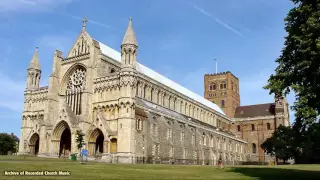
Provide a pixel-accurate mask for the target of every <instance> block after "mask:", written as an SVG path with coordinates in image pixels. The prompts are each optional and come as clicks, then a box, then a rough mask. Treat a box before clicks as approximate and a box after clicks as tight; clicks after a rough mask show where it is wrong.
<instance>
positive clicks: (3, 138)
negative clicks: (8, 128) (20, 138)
mask: <svg viewBox="0 0 320 180" xmlns="http://www.w3.org/2000/svg"><path fill="white" fill-rule="evenodd" d="M8 151H11V152H16V140H15V138H14V137H12V136H11V135H9V134H7V133H0V154H1V155H7V154H8Z"/></svg>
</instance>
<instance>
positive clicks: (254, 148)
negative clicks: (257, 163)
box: [252, 143, 257, 154]
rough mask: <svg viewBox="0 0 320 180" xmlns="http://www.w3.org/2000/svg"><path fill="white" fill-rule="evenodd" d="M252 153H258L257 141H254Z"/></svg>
mask: <svg viewBox="0 0 320 180" xmlns="http://www.w3.org/2000/svg"><path fill="white" fill-rule="evenodd" d="M252 153H253V154H256V153H257V145H256V144H255V143H252Z"/></svg>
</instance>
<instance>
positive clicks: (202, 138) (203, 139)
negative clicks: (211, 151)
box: [201, 133, 206, 145]
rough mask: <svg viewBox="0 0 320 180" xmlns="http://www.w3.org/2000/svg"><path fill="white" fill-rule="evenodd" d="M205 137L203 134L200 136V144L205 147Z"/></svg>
mask: <svg viewBox="0 0 320 180" xmlns="http://www.w3.org/2000/svg"><path fill="white" fill-rule="evenodd" d="M205 137H206V135H205V133H203V134H202V137H201V142H202V144H203V145H206V143H205V142H206V139H205Z"/></svg>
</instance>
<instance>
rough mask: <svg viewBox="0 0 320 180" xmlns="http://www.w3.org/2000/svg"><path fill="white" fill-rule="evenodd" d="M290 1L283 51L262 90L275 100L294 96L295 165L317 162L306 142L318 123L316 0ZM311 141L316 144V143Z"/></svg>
mask: <svg viewBox="0 0 320 180" xmlns="http://www.w3.org/2000/svg"><path fill="white" fill-rule="evenodd" d="M291 1H292V2H293V3H294V5H295V7H294V8H293V9H291V10H290V12H289V13H288V16H287V17H286V18H285V22H286V24H285V30H286V31H287V33H288V35H287V37H286V38H285V43H284V45H285V47H284V48H283V50H282V54H281V55H280V57H279V58H278V59H277V60H276V62H277V63H278V67H277V68H276V69H275V74H272V75H271V76H270V78H269V80H268V84H267V85H266V86H265V88H266V89H269V90H270V94H272V93H274V94H275V95H277V96H282V95H287V94H288V93H290V91H294V92H295V95H296V100H295V102H294V105H293V107H292V109H293V110H294V111H295V117H296V119H295V122H294V124H293V127H292V129H293V131H294V132H295V133H294V142H292V143H293V144H292V145H293V146H295V151H294V156H295V159H296V162H297V159H298V161H299V160H306V159H309V160H311V159H313V160H314V159H320V158H319V157H320V156H318V157H313V155H315V154H317V153H315V152H314V150H312V149H311V147H312V146H313V145H312V143H311V141H310V140H309V139H310V138H312V137H313V135H314V134H317V133H318V132H317V131H319V129H317V128H315V127H317V126H316V125H314V124H315V123H318V124H319V123H320V116H319V115H320V30H319V29H320V0H291ZM312 128H313V129H312ZM311 131H312V132H313V133H311ZM314 131H316V132H314ZM315 140H316V144H319V141H320V139H315ZM311 154H313V155H311ZM313 160H312V161H313Z"/></svg>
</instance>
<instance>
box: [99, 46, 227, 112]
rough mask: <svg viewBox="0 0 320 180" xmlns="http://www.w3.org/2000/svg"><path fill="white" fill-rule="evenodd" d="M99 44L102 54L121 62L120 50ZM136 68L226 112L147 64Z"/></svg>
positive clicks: (209, 105)
mask: <svg viewBox="0 0 320 180" xmlns="http://www.w3.org/2000/svg"><path fill="white" fill-rule="evenodd" d="M99 46H100V49H101V52H102V54H104V55H106V56H108V57H110V58H112V59H114V60H116V61H118V62H120V63H121V54H120V52H118V51H116V50H114V49H112V48H110V47H108V46H107V45H105V44H103V43H101V42H99ZM136 70H137V71H138V72H140V73H141V74H143V75H145V76H147V77H149V78H151V79H153V80H155V81H157V82H159V83H161V84H163V85H165V86H167V87H170V88H172V89H174V90H176V91H178V92H180V93H181V94H183V95H185V96H187V97H189V98H191V99H193V100H195V101H197V102H199V103H201V104H203V105H205V106H207V107H209V108H211V109H213V110H215V111H217V112H218V113H220V114H222V115H225V113H224V112H223V111H222V110H221V109H220V108H219V106H218V105H216V104H214V103H212V102H211V101H209V100H207V99H205V98H203V97H202V96H200V95H198V94H196V93H194V92H192V91H190V90H188V89H187V88H185V87H183V86H181V85H179V84H177V83H175V82H173V81H172V80H170V79H168V78H166V77H164V76H162V75H161V74H159V73H157V72H155V71H153V70H152V69H150V68H148V67H146V66H144V65H142V64H140V63H138V62H137V64H136Z"/></svg>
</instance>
